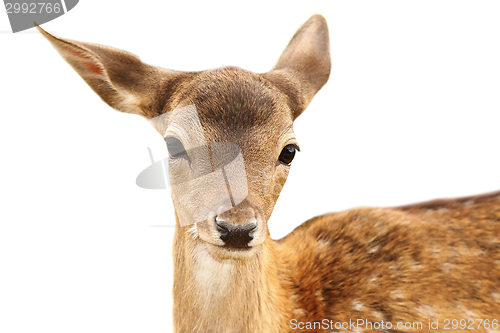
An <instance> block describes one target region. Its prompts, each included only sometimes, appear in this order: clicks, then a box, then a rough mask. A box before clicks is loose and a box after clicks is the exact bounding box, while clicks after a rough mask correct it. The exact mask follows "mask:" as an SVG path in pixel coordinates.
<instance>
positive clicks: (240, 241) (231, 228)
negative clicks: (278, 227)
mask: <svg viewBox="0 0 500 333" xmlns="http://www.w3.org/2000/svg"><path fill="white" fill-rule="evenodd" d="M215 225H216V226H217V231H219V234H220V236H219V237H220V239H222V241H223V242H224V244H225V245H226V246H228V247H238V248H242V247H248V243H250V242H251V241H252V239H253V235H251V233H252V231H254V230H255V229H256V228H257V224H256V223H253V222H252V223H249V224H247V225H232V224H229V223H227V222H226V221H221V220H218V219H215Z"/></svg>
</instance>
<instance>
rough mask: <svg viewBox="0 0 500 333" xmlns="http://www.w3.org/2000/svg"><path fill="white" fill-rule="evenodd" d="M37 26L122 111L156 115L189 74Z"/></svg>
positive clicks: (85, 77)
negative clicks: (70, 38) (56, 33)
mask: <svg viewBox="0 0 500 333" xmlns="http://www.w3.org/2000/svg"><path fill="white" fill-rule="evenodd" d="M37 28H38V30H39V31H40V32H41V33H42V35H43V36H44V37H45V38H47V39H48V40H49V41H50V42H51V43H52V45H53V46H54V48H55V49H56V50H57V51H58V52H59V53H60V54H61V56H62V57H63V58H64V59H65V60H66V61H67V62H68V63H69V64H70V65H71V67H73V69H74V70H75V71H76V72H77V73H78V74H79V75H80V76H81V77H82V78H83V79H84V80H85V82H87V84H88V85H89V86H90V87H91V88H92V90H94V91H95V92H96V93H97V94H98V95H99V96H100V97H101V98H102V100H103V101H104V102H106V103H107V104H108V105H109V106H111V107H112V108H114V109H116V110H118V111H121V112H126V113H133V114H137V115H141V116H143V117H145V118H147V119H151V118H154V117H156V116H158V115H159V114H161V113H162V111H163V109H164V107H165V104H166V103H167V101H168V100H169V98H170V97H171V95H172V94H173V92H174V91H175V89H176V87H177V86H178V85H179V84H180V83H181V82H182V81H183V80H184V79H186V78H188V77H190V76H192V74H191V73H183V72H176V71H169V70H165V69H161V68H157V67H154V66H149V65H147V64H145V63H143V62H142V61H141V60H140V59H139V58H138V57H137V56H135V55H133V54H131V53H128V52H125V51H122V50H118V49H114V48H111V47H107V46H103V45H98V44H91V43H83V42H77V41H73V40H68V39H63V38H60V37H57V36H54V35H52V34H50V33H48V32H46V31H45V30H43V29H42V28H40V27H39V26H37Z"/></svg>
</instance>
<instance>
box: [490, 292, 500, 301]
mask: <svg viewBox="0 0 500 333" xmlns="http://www.w3.org/2000/svg"><path fill="white" fill-rule="evenodd" d="M491 298H492V299H493V300H494V301H495V302H499V303H500V293H498V292H496V291H494V292H492V293H491Z"/></svg>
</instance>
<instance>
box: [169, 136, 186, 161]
mask: <svg viewBox="0 0 500 333" xmlns="http://www.w3.org/2000/svg"><path fill="white" fill-rule="evenodd" d="M165 142H166V143H167V149H168V153H169V155H170V157H171V158H179V157H182V156H184V155H186V154H187V153H186V149H184V146H183V145H182V143H181V142H180V141H179V140H178V139H176V138H173V137H168V138H165Z"/></svg>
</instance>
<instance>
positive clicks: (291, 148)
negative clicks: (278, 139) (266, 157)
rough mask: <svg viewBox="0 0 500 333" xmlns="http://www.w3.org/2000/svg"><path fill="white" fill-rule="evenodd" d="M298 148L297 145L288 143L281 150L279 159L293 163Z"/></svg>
mask: <svg viewBox="0 0 500 333" xmlns="http://www.w3.org/2000/svg"><path fill="white" fill-rule="evenodd" d="M296 150H297V148H296V147H295V145H286V146H285V148H283V150H282V151H281V154H280V157H279V160H280V161H281V162H283V163H285V164H286V165H290V163H292V161H293V158H294V157H295V151H296Z"/></svg>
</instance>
